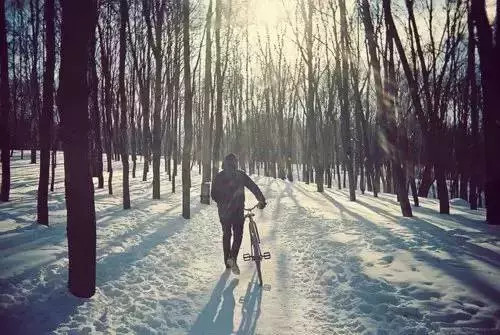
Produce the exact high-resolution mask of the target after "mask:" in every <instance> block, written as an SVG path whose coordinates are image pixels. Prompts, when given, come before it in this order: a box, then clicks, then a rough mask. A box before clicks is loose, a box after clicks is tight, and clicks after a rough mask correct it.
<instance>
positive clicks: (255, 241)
mask: <svg viewBox="0 0 500 335" xmlns="http://www.w3.org/2000/svg"><path fill="white" fill-rule="evenodd" d="M250 236H251V239H252V248H253V255H254V257H255V267H256V268H257V275H258V276H259V284H260V286H262V270H261V267H260V262H261V257H262V255H261V252H260V245H259V243H260V241H259V237H258V236H259V233H258V231H257V227H256V226H255V225H254V224H253V225H251V227H250Z"/></svg>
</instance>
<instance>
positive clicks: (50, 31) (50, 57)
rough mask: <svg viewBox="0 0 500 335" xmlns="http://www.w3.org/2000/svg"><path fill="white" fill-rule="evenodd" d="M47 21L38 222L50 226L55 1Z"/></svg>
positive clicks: (51, 2) (51, 1)
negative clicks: (49, 192) (48, 202)
mask: <svg viewBox="0 0 500 335" xmlns="http://www.w3.org/2000/svg"><path fill="white" fill-rule="evenodd" d="M44 20H45V50H46V57H45V59H46V60H45V66H44V68H45V71H44V74H43V106H42V114H41V115H40V127H39V128H40V177H39V180H38V201H37V222H38V223H39V224H43V225H48V224H49V209H48V206H47V201H48V200H47V198H48V191H49V190H48V188H49V164H50V162H49V160H50V143H51V138H50V137H51V136H50V135H51V128H52V120H53V118H54V115H53V114H54V67H55V57H56V52H55V27H54V26H55V23H54V21H55V5H54V0H46V1H45V5H44Z"/></svg>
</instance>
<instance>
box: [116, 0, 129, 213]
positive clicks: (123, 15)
mask: <svg viewBox="0 0 500 335" xmlns="http://www.w3.org/2000/svg"><path fill="white" fill-rule="evenodd" d="M127 21H128V5H127V0H120V63H119V70H118V84H119V88H118V90H119V94H120V109H121V119H120V149H121V150H120V151H121V158H122V166H123V179H122V182H123V183H122V184H123V209H129V208H130V191H129V162H128V136H127V123H128V122H127V121H128V118H127V95H126V94H125V56H126V52H127V43H126V39H125V29H126V27H127Z"/></svg>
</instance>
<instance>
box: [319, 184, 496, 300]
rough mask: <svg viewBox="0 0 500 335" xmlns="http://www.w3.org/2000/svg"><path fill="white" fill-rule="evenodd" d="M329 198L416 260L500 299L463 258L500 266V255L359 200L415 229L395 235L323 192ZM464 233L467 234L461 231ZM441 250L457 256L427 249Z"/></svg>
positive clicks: (452, 232)
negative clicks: (447, 256)
mask: <svg viewBox="0 0 500 335" xmlns="http://www.w3.org/2000/svg"><path fill="white" fill-rule="evenodd" d="M322 195H323V196H324V197H325V198H326V199H327V200H328V201H330V202H331V203H332V204H333V205H335V206H336V207H337V208H338V209H339V210H340V211H344V212H346V213H348V214H349V215H350V216H352V217H353V218H354V219H355V220H356V221H358V222H359V223H361V224H364V225H365V226H368V227H367V228H366V229H365V231H367V232H370V235H372V236H376V235H380V236H383V237H385V238H386V239H387V241H390V242H389V243H390V244H391V245H393V246H395V247H396V248H400V249H403V250H407V251H410V252H411V253H413V254H414V255H415V258H416V259H417V260H420V261H423V262H425V263H427V264H428V265H430V266H432V267H434V268H437V269H440V270H441V271H443V272H445V273H446V274H448V275H449V276H451V277H453V278H455V279H456V280H458V281H459V282H461V283H463V284H464V285H466V286H467V287H469V288H471V289H472V290H475V291H476V292H478V293H480V294H481V295H483V297H485V298H487V299H493V301H500V291H499V290H498V289H497V288H496V287H495V286H494V285H493V284H492V283H490V282H488V280H487V279H486V278H484V277H481V276H480V274H478V273H477V270H475V269H473V268H471V267H470V266H469V265H468V264H467V263H466V261H465V260H463V259H462V257H463V256H464V255H466V256H468V257H471V258H473V259H476V260H478V261H481V262H483V263H487V264H489V265H490V266H496V267H498V266H500V262H499V260H500V255H498V253H496V252H494V251H492V250H490V249H487V248H483V247H481V246H479V245H477V244H474V243H470V242H468V241H467V240H466V239H464V238H463V237H461V236H456V235H455V233H456V231H453V230H451V231H446V230H445V229H443V228H441V227H438V226H437V225H434V224H433V223H432V222H430V221H428V220H425V219H422V218H416V217H413V218H403V217H398V216H394V215H393V214H392V213H390V212H388V211H385V210H383V209H382V208H378V207H377V208H375V207H373V206H370V205H368V204H366V202H362V201H358V203H360V205H362V206H365V207H367V208H369V209H371V210H372V211H376V213H378V214H380V212H383V214H384V216H387V217H392V221H393V222H395V223H396V224H399V225H401V226H403V227H405V228H407V229H408V230H409V231H410V232H412V238H411V239H403V238H401V237H400V236H398V235H396V234H394V233H393V232H391V231H390V230H389V229H387V228H382V227H380V226H377V225H376V224H375V223H373V222H370V220H368V219H366V218H365V217H363V216H361V215H360V214H358V213H356V212H354V211H352V210H349V209H347V208H346V207H345V206H343V205H342V204H341V203H340V202H339V201H337V200H335V199H334V198H333V197H331V196H330V195H328V194H326V193H323V194H322ZM461 232H463V233H467V232H464V231H461ZM426 248H427V249H430V250H439V251H443V252H445V253H448V254H450V255H452V256H453V257H454V259H449V260H448V259H441V258H438V257H435V256H433V255H432V254H431V253H429V252H428V251H427V250H425V249H426Z"/></svg>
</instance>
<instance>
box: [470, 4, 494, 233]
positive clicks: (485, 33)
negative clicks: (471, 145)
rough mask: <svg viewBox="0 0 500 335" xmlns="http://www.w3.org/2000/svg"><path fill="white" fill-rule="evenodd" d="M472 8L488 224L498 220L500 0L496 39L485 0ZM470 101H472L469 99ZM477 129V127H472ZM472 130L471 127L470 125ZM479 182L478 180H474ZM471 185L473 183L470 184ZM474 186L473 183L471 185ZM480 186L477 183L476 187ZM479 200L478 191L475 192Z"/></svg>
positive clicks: (479, 194)
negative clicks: (479, 78)
mask: <svg viewBox="0 0 500 335" xmlns="http://www.w3.org/2000/svg"><path fill="white" fill-rule="evenodd" d="M471 4H472V5H471V11H472V18H473V20H474V24H475V26H476V29H477V36H478V49H479V58H480V69H481V86H482V92H483V120H482V121H483V129H484V146H485V150H484V153H485V165H486V174H485V183H484V192H485V198H486V199H485V200H486V221H487V222H488V224H500V192H499V191H498V190H499V188H500V157H499V155H498V147H497V146H498V143H499V142H500V96H499V93H498V92H500V83H499V80H498V78H499V76H500V65H499V61H498V59H499V58H500V34H499V33H498V32H499V29H500V20H499V19H498V17H499V15H500V2H498V1H497V10H496V14H497V19H496V27H495V30H496V34H495V40H494V37H493V31H492V29H491V26H490V24H489V21H488V17H487V15H486V9H485V6H486V5H485V1H484V0H477V1H476V0H475V1H471ZM471 104H472V102H471ZM475 128H476V129H477V127H475ZM473 130H474V128H473ZM476 182H477V185H480V184H479V182H478V181H477V180H475V183H474V184H476ZM471 186H473V185H471ZM474 186H475V185H474ZM479 189H480V187H479ZM478 196H479V200H481V192H480V191H479V192H478Z"/></svg>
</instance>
